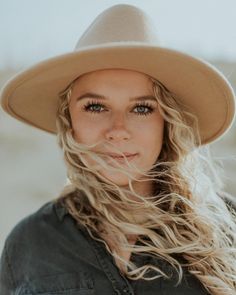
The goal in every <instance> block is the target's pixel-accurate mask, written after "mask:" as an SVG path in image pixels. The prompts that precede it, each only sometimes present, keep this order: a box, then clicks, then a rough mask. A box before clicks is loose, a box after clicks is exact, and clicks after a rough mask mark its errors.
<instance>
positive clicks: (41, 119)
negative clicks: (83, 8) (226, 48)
mask: <svg viewBox="0 0 236 295" xmlns="http://www.w3.org/2000/svg"><path fill="white" fill-rule="evenodd" d="M114 68H116V69H119V68H120V69H128V70H134V71H138V72H142V73H146V74H147V75H149V76H152V77H154V78H155V79H157V80H159V81H160V82H161V83H162V84H164V85H165V86H166V87H167V88H168V89H169V90H170V91H171V92H173V93H174V94H175V96H176V97H178V99H179V102H180V103H181V104H183V105H184V106H186V107H187V108H188V109H189V110H190V111H191V112H192V113H194V114H195V115H196V116H197V118H198V124H199V131H200V136H201V144H206V143H209V142H212V141H214V140H216V139H217V138H219V137H220V136H222V135H223V134H224V133H225V132H226V131H227V130H228V129H229V128H230V127H231V125H232V123H233V119H234V115H235V95H234V91H233V88H232V87H231V85H230V83H229V81H228V80H227V79H226V77H225V76H224V75H223V74H222V73H221V72H220V71H219V70H218V69H217V68H215V67H214V66H213V65H211V64H209V63H208V62H206V61H204V60H202V59H200V58H196V57H193V56H191V55H188V54H186V53H183V52H180V51H177V50H173V49H170V48H166V47H164V46H162V43H161V42H160V40H159V37H158V33H157V28H156V27H155V26H154V24H153V20H152V19H151V18H150V16H148V15H147V14H146V13H145V12H144V11H143V10H141V9H140V8H138V7H136V6H132V5H127V4H119V5H115V6H112V7H110V8H108V9H106V10H105V11H103V12H102V13H100V14H99V15H98V16H97V17H96V18H95V20H94V21H93V22H92V23H91V24H90V26H89V27H88V28H87V30H86V31H85V32H84V33H83V35H82V36H81V37H80V39H79V41H78V42H77V45H76V47H75V49H74V51H73V52H69V53H66V54H63V55H60V56H56V57H53V58H50V59H47V60H44V61H42V62H40V63H37V64H36V65H34V66H32V67H30V68H28V69H26V70H24V71H22V72H20V73H18V74H17V75H16V76H14V77H13V78H12V79H10V80H9V81H7V82H6V84H5V85H4V87H3V88H2V91H1V94H0V95H1V105H2V107H3V109H4V110H5V111H6V112H7V113H8V114H10V115H11V116H13V117H14V118H16V119H18V120H20V121H23V122H25V123H27V124H30V125H32V126H34V127H37V128H40V129H42V130H45V131H48V132H51V133H56V132H57V131H56V110H57V107H58V94H59V92H60V91H62V90H63V89H65V88H66V87H67V86H68V85H69V84H70V83H71V82H72V81H73V80H74V79H76V78H77V77H79V76H80V75H82V74H85V73H88V72H91V71H95V70H100V69H114Z"/></svg>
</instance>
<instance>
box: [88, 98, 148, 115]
mask: <svg viewBox="0 0 236 295" xmlns="http://www.w3.org/2000/svg"><path fill="white" fill-rule="evenodd" d="M94 105H96V106H101V107H105V106H104V105H103V104H101V103H99V102H97V101H91V102H88V103H87V104H86V105H85V106H84V107H83V110H84V111H86V112H91V113H100V111H94V110H91V109H89V108H90V107H91V106H94ZM136 107H146V108H148V109H149V111H148V112H146V113H139V112H137V114H138V115H141V116H147V115H150V114H151V113H152V112H153V111H154V107H152V106H151V105H150V104H149V103H146V102H141V103H136V104H135V106H134V108H136Z"/></svg>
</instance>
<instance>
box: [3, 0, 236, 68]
mask: <svg viewBox="0 0 236 295" xmlns="http://www.w3.org/2000/svg"><path fill="white" fill-rule="evenodd" d="M119 3H127V4H133V5H136V6H138V7H140V8H142V9H144V10H145V11H146V12H147V13H148V14H149V15H150V16H151V18H152V19H153V21H154V23H155V25H156V28H157V30H158V34H159V37H160V39H161V40H162V43H163V44H164V46H165V47H169V48H172V49H176V50H180V51H183V52H185V53H189V54H192V55H195V56H196V57H200V58H205V59H208V60H219V59H220V60H224V61H230V62H231V61H233V62H234V61H236V0H197V1H196V0H145V1H144V0H129V1H117V0H40V1H39V0H37V1H36V0H21V1H19V0H0V68H5V67H9V66H10V67H18V66H30V65H32V64H34V63H36V62H39V61H41V60H44V59H47V58H50V57H53V56H56V55H60V54H64V53H67V52H70V51H73V49H74V47H75V44H76V43H77V41H78V39H79V37H80V36H81V35H82V33H83V31H84V30H85V29H86V28H87V27H88V26H89V25H90V23H91V22H92V21H93V19H94V18H95V17H96V16H97V15H98V14H99V13H101V12H102V11H103V10H105V9H106V8H108V7H110V6H112V5H115V4H119Z"/></svg>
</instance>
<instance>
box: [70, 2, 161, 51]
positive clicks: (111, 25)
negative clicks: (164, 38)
mask: <svg viewBox="0 0 236 295" xmlns="http://www.w3.org/2000/svg"><path fill="white" fill-rule="evenodd" d="M124 42H129V43H130V42H138V43H140V42H141V43H144V44H150V43H151V44H153V45H157V46H160V40H159V37H158V34H157V29H156V27H155V25H154V23H153V21H152V19H151V18H150V16H149V15H147V14H146V13H145V12H144V11H143V10H141V9H140V8H138V7H136V6H133V5H128V4H118V5H114V6H112V7H110V8H108V9H106V10H105V11H103V12H102V13H100V14H99V15H98V16H97V17H96V18H95V19H94V21H93V22H92V23H91V24H90V26H89V27H88V28H87V29H86V30H85V32H84V33H83V35H82V36H81V37H80V39H79V41H78V42H77V44H76V47H75V51H77V50H79V49H81V47H87V46H102V45H103V44H106V43H124Z"/></svg>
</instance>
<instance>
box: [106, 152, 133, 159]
mask: <svg viewBox="0 0 236 295" xmlns="http://www.w3.org/2000/svg"><path fill="white" fill-rule="evenodd" d="M123 154H124V155H125V157H126V158H133V157H134V156H136V155H137V153H136V154H130V153H123ZM108 156H111V157H112V158H116V159H123V158H124V157H123V156H121V155H119V154H108Z"/></svg>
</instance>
